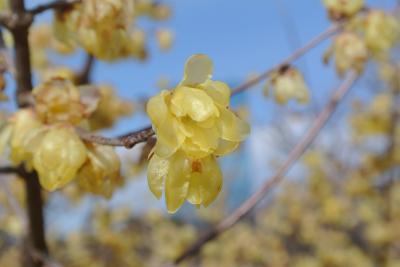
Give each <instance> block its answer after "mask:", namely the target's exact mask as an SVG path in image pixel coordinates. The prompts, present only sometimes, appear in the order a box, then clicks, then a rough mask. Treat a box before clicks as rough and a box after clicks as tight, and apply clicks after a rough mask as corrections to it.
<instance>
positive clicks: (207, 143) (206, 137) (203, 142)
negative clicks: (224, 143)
mask: <svg viewBox="0 0 400 267" xmlns="http://www.w3.org/2000/svg"><path fill="white" fill-rule="evenodd" d="M185 128H186V129H188V132H190V133H191V137H190V140H191V141H192V142H193V144H195V145H197V146H198V147H199V148H200V150H202V151H208V152H210V153H211V152H212V151H214V150H215V149H216V148H217V146H218V139H219V137H220V132H219V130H218V128H217V127H216V126H215V127H211V128H208V129H206V128H202V127H199V126H197V124H196V123H194V122H193V121H189V122H187V123H186V124H185Z"/></svg>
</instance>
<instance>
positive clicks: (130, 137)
mask: <svg viewBox="0 0 400 267" xmlns="http://www.w3.org/2000/svg"><path fill="white" fill-rule="evenodd" d="M76 131H77V133H78V135H79V136H80V137H81V138H82V139H83V140H85V141H88V142H93V143H97V144H101V145H108V146H123V147H126V148H132V147H134V146H135V145H137V144H139V143H143V142H146V141H147V140H148V139H149V138H150V137H152V136H153V135H154V131H153V129H152V128H151V127H147V128H144V129H142V130H139V131H136V132H133V133H128V134H126V135H123V136H120V137H117V138H108V137H103V136H100V135H95V134H91V133H89V132H87V131H85V130H83V129H81V128H76Z"/></svg>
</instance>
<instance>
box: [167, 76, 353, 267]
mask: <svg viewBox="0 0 400 267" xmlns="http://www.w3.org/2000/svg"><path fill="white" fill-rule="evenodd" d="M356 79H357V74H356V73H355V72H351V73H350V74H349V75H348V76H347V78H346V79H345V80H344V81H343V83H342V84H341V85H340V87H339V88H338V89H337V90H336V91H335V92H334V94H333V95H332V97H331V99H330V101H329V102H328V104H327V105H326V106H325V108H324V109H323V110H322V112H321V113H320V114H319V116H318V117H317V118H316V120H315V121H314V123H313V125H312V126H311V128H310V129H309V130H308V131H307V133H306V134H305V135H304V137H303V138H302V139H301V140H300V141H299V142H298V143H297V145H296V146H295V147H294V148H293V150H292V151H291V152H290V154H289V155H288V157H287V159H286V161H285V162H284V163H283V164H282V165H281V166H280V168H279V169H278V170H277V171H276V173H275V175H274V176H272V177H271V178H270V179H269V180H267V181H265V182H264V184H263V185H262V186H261V187H260V189H258V190H257V191H256V192H255V193H254V194H253V195H252V196H251V197H250V198H249V199H247V200H246V201H245V202H244V203H243V204H242V205H241V206H240V207H239V208H237V209H236V210H235V211H234V212H233V213H232V214H231V215H229V216H228V217H226V218H225V219H224V220H222V221H221V222H220V223H218V224H217V225H216V226H215V227H214V228H213V229H211V231H209V232H208V233H207V234H205V235H204V236H202V237H201V238H200V239H199V240H197V242H195V243H194V244H193V245H192V246H191V247H189V248H188V249H187V250H185V251H184V252H183V253H182V254H181V255H180V256H179V257H177V258H176V260H175V261H174V264H179V263H180V262H182V261H183V260H185V259H187V258H189V257H191V256H193V255H195V254H197V253H198V252H199V251H200V249H201V248H202V247H203V246H204V245H205V244H206V243H208V242H209V241H211V240H213V239H215V238H217V237H218V236H219V235H220V234H221V233H223V232H225V231H226V230H228V229H230V228H231V227H232V226H233V225H235V224H236V223H237V222H238V221H239V220H240V219H242V218H243V217H244V216H246V215H247V214H249V212H250V211H251V210H252V209H253V208H254V207H255V206H256V204H257V203H259V202H260V200H262V199H263V198H264V197H265V195H266V194H268V193H269V192H270V191H271V190H272V189H274V188H275V187H276V186H277V185H278V184H279V183H280V182H281V181H282V180H283V179H284V177H285V174H286V173H287V172H288V171H289V169H290V168H291V167H292V166H293V165H294V163H296V161H297V160H298V159H299V158H300V157H301V156H302V155H303V154H304V152H305V151H306V150H307V149H308V147H309V146H310V145H311V144H312V143H313V141H314V140H315V138H316V137H317V136H318V134H319V133H320V132H321V130H322V128H323V127H324V125H325V124H326V123H327V121H328V120H329V118H330V117H331V116H332V114H333V113H334V111H335V110H336V108H337V106H338V104H339V103H340V101H341V100H342V99H343V97H344V96H345V95H346V93H347V92H348V91H349V90H350V88H351V87H352V85H353V84H354V82H355V81H356Z"/></svg>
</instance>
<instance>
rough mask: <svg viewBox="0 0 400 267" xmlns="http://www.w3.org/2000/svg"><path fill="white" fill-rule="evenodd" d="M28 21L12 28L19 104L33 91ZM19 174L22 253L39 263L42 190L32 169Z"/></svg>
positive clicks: (13, 1) (19, 12)
mask: <svg viewBox="0 0 400 267" xmlns="http://www.w3.org/2000/svg"><path fill="white" fill-rule="evenodd" d="M10 6H11V11H12V12H13V17H17V18H24V17H26V15H27V14H29V13H28V12H27V11H26V9H25V3H24V0H10ZM29 27H30V23H29V24H18V25H17V26H16V27H14V28H11V29H10V30H11V33H12V35H13V37H14V45H15V69H16V84H17V90H16V97H17V102H18V106H19V107H24V106H27V105H29V104H28V103H26V102H24V101H23V100H22V99H25V97H24V96H26V95H28V94H30V92H31V91H32V73H31V61H30V51H29V41H28V30H29ZM20 169H21V170H20V171H21V173H20V174H21V176H22V177H23V178H24V180H25V191H26V206H27V218H28V226H29V231H28V237H27V239H28V240H27V241H28V242H25V243H26V245H25V246H24V248H25V253H24V257H23V258H24V260H25V262H24V266H29V267H42V266H43V265H44V261H43V260H41V259H37V258H35V257H33V255H32V253H31V252H32V251H36V252H38V253H40V254H44V255H46V254H47V253H48V250H47V245H46V240H45V230H44V216H43V200H42V194H41V193H42V192H41V187H40V184H39V179H38V176H37V174H36V173H35V172H27V171H26V170H25V169H24V168H20Z"/></svg>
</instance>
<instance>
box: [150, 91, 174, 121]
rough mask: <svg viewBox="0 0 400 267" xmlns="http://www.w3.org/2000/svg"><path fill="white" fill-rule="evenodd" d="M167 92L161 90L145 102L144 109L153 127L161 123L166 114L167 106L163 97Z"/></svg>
mask: <svg viewBox="0 0 400 267" xmlns="http://www.w3.org/2000/svg"><path fill="white" fill-rule="evenodd" d="M168 94H169V92H168V91H166V90H163V91H162V92H161V93H160V94H158V95H156V96H154V97H152V98H150V100H149V101H148V102H147V105H146V110H147V114H148V115H149V117H150V119H151V122H152V124H153V125H154V126H155V127H158V126H159V125H161V124H162V123H163V122H164V121H165V118H166V116H167V114H168V112H169V111H168V107H167V104H166V103H165V97H166V96H167V95H168Z"/></svg>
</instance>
